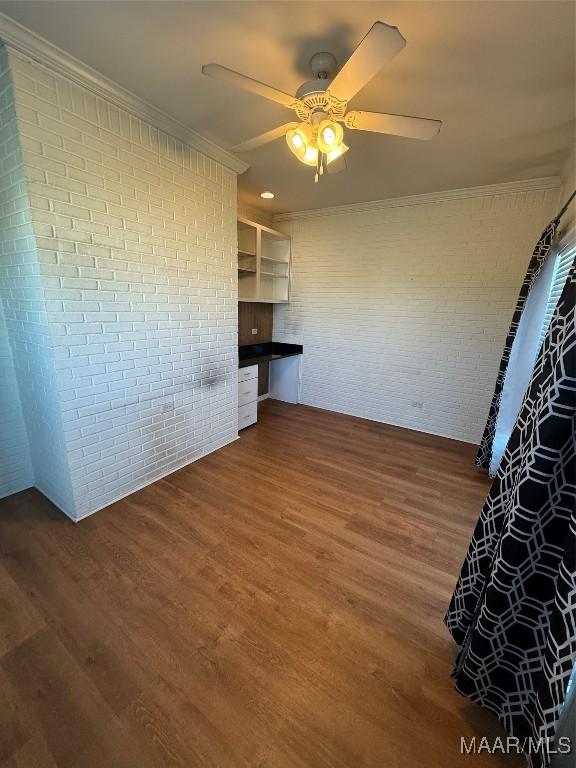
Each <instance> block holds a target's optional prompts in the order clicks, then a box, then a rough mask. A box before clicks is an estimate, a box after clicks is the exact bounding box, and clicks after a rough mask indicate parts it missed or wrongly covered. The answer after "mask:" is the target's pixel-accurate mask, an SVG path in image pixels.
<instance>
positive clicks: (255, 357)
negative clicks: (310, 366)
mask: <svg viewBox="0 0 576 768" xmlns="http://www.w3.org/2000/svg"><path fill="white" fill-rule="evenodd" d="M302 352H303V347H302V345H301V344H283V343H281V342H277V341H269V342H264V343H261V344H246V345H244V346H241V347H238V365H239V368H240V370H239V372H238V429H244V427H248V426H250V425H251V424H254V423H255V422H256V421H257V419H258V410H257V408H258V366H259V364H260V363H270V391H269V396H270V397H271V398H273V399H275V400H283V401H284V402H287V403H298V402H299V400H300V360H301V355H302Z"/></svg>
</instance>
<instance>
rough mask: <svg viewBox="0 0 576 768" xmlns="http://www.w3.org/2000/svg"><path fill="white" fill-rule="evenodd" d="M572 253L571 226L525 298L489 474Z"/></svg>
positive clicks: (509, 427) (497, 461)
mask: <svg viewBox="0 0 576 768" xmlns="http://www.w3.org/2000/svg"><path fill="white" fill-rule="evenodd" d="M575 255H576V246H575V230H574V229H573V228H572V229H570V230H569V231H568V232H567V233H565V234H564V235H563V236H562V237H561V238H560V240H559V241H558V242H557V243H556V244H555V245H554V246H553V247H552V248H551V249H550V253H549V255H548V258H547V259H546V262H545V263H544V266H543V267H542V269H541V270H540V274H539V275H538V277H537V278H536V280H535V281H534V285H533V286H532V289H531V291H530V293H529V294H528V298H527V299H526V304H525V306H524V312H523V313H522V317H521V318H520V323H519V325H518V330H517V332H516V338H515V339H514V344H513V345H512V349H511V351H510V360H509V361H508V369H507V371H506V376H505V378H504V385H503V387H502V397H501V399H500V408H499V410H498V416H497V418H496V433H495V435H494V441H493V443H492V457H491V460H490V469H489V472H490V476H493V475H495V474H496V471H497V469H498V465H499V464H500V460H501V459H502V456H503V454H504V451H505V450H506V445H507V444H508V440H509V438H510V435H511V434H512V430H513V429H514V424H515V423H516V419H517V418H518V413H519V411H520V408H521V406H522V401H523V400H524V395H525V394H526V390H527V389H528V385H529V383H530V379H531V378H532V373H533V371H534V365H535V363H536V359H537V357H538V353H539V352H540V348H541V346H542V342H543V341H544V337H545V336H546V333H547V331H548V327H549V325H550V322H551V320H552V317H553V315H554V310H555V309H556V305H557V304H558V300H559V299H560V295H561V294H562V291H563V289H564V285H565V283H566V279H567V277H568V273H569V272H570V268H571V266H572V262H573V260H574V256H575Z"/></svg>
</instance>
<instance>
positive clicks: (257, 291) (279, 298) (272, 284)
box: [238, 219, 290, 303]
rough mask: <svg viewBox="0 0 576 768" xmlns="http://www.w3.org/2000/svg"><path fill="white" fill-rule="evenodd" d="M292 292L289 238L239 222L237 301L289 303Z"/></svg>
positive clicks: (261, 227)
mask: <svg viewBox="0 0 576 768" xmlns="http://www.w3.org/2000/svg"><path fill="white" fill-rule="evenodd" d="M289 289H290V237H289V236H288V235H284V234H283V233H282V232H277V231H276V230H274V229H271V228H270V227H265V226H264V225H262V224H257V223H256V222H253V221H249V220H248V219H238V300H239V301H261V302H269V303H286V302H287V301H288V300H289Z"/></svg>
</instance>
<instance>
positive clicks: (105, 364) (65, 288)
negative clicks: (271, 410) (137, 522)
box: [7, 52, 237, 519]
mask: <svg viewBox="0 0 576 768" xmlns="http://www.w3.org/2000/svg"><path fill="white" fill-rule="evenodd" d="M9 61H10V65H11V70H12V76H13V80H14V85H15V94H16V110H17V116H18V130H19V134H20V143H21V149H22V157H23V163H24V169H25V174H26V179H27V189H28V193H29V195H28V197H29V204H30V209H31V223H32V227H33V235H34V238H33V243H32V245H33V246H34V248H33V249H32V250H33V251H34V255H32V251H29V252H28V256H27V258H28V260H29V261H30V262H31V265H30V270H31V272H32V273H33V275H34V278H36V277H37V283H38V285H37V284H36V282H35V283H34V288H35V289H36V288H37V289H38V291H39V292H40V294H41V295H39V296H38V300H39V301H40V304H41V305H42V306H38V307H37V308H36V307H34V309H37V311H38V319H39V321H40V320H41V319H42V313H43V312H45V317H46V329H47V335H46V336H45V337H44V339H43V341H44V347H45V349H46V350H48V351H50V352H51V351H53V359H54V387H55V391H54V393H53V394H54V396H53V398H52V404H51V405H52V407H53V411H54V413H55V414H56V413H61V421H62V435H63V447H64V459H65V461H66V462H67V463H68V465H69V480H70V488H71V498H70V499H62V498H60V499H57V498H54V496H53V495H52V498H53V500H54V501H56V503H57V504H58V506H60V507H61V508H62V509H63V510H64V511H65V512H66V513H67V514H69V515H70V516H71V517H73V518H75V519H79V518H81V517H83V516H85V515H87V514H90V513H91V512H94V511H95V510H97V509H99V508H100V507H102V506H105V505H107V504H109V503H111V502H112V501H113V500H115V499H117V498H120V497H123V496H125V495H127V494H129V493H131V492H132V491H134V490H135V489H137V488H139V487H141V486H143V485H147V484H148V483H150V482H152V481H154V480H155V479H157V478H159V477H161V476H163V475H165V474H167V473H169V472H171V471H173V470H174V469H176V468H177V467H180V466H183V465H185V464H188V463H189V462H191V461H193V460H194V459H196V458H198V457H200V456H201V455H203V454H205V453H207V452H210V451H212V450H215V449H216V448H218V447H220V446H222V445H224V444H226V443H227V442H229V441H231V440H233V439H235V438H236V437H237V402H236V401H237V388H236V377H237V349H236V346H237V286H236V282H237V275H236V174H235V173H234V172H232V171H229V170H227V169H226V168H224V167H223V166H222V165H220V164H219V163H217V162H215V161H213V160H210V159H209V158H207V157H205V156H203V155H201V154H199V153H197V152H196V151H194V150H193V149H191V148H190V147H188V146H187V145H185V144H183V143H182V142H180V141H178V140H176V139H174V138H172V137H171V136H170V135H168V134H166V133H164V132H162V131H160V130H157V129H156V128H154V127H153V126H152V125H150V124H148V123H146V122H144V121H142V120H140V119H137V118H136V117H134V116H133V115H131V114H129V113H128V112H125V111H123V110H121V109H118V108H117V107H115V106H114V105H113V104H112V103H110V102H108V101H107V100H104V99H103V98H99V97H96V96H95V95H93V94H92V93H91V92H89V91H88V90H87V89H85V88H82V87H81V86H79V85H76V84H75V83H74V82H73V81H71V80H69V79H68V78H66V77H63V76H61V75H59V74H56V73H55V72H53V71H51V70H49V69H47V68H45V67H43V66H42V65H40V64H38V63H34V62H31V61H29V60H27V59H25V58H24V57H22V56H21V55H20V54H16V53H14V52H10V54H9ZM17 277H18V280H17V283H16V284H15V285H14V294H13V295H14V296H17V295H18V291H19V289H20V287H21V286H22V284H23V282H22V278H21V276H20V275H18V276H17ZM19 311H20V312H21V313H22V312H23V311H24V307H20V310H19ZM8 320H9V319H8V317H7V322H8ZM34 380H35V381H37V377H35V378H34ZM46 380H48V381H50V376H49V375H47V376H46ZM31 395H32V393H31V392H30V391H26V392H23V395H22V399H23V406H24V410H25V412H26V411H27V410H28V409H29V408H30V407H31V402H30V400H31ZM43 409H45V410H49V409H48V408H47V403H46V402H45V401H44V402H43ZM52 460H53V457H52V456H51V455H50V451H45V456H44V463H45V465H46V466H47V467H50V466H52ZM40 469H41V468H40ZM35 474H36V484H37V485H39V483H38V472H37V468H36V464H35ZM39 487H40V488H41V490H43V491H45V492H46V490H45V488H44V487H42V486H41V485H39ZM47 495H50V493H47Z"/></svg>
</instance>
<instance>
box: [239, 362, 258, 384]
mask: <svg viewBox="0 0 576 768" xmlns="http://www.w3.org/2000/svg"><path fill="white" fill-rule="evenodd" d="M257 378H258V366H257V365H249V366H248V367H247V368H239V369H238V383H240V382H241V381H248V379H257Z"/></svg>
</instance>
